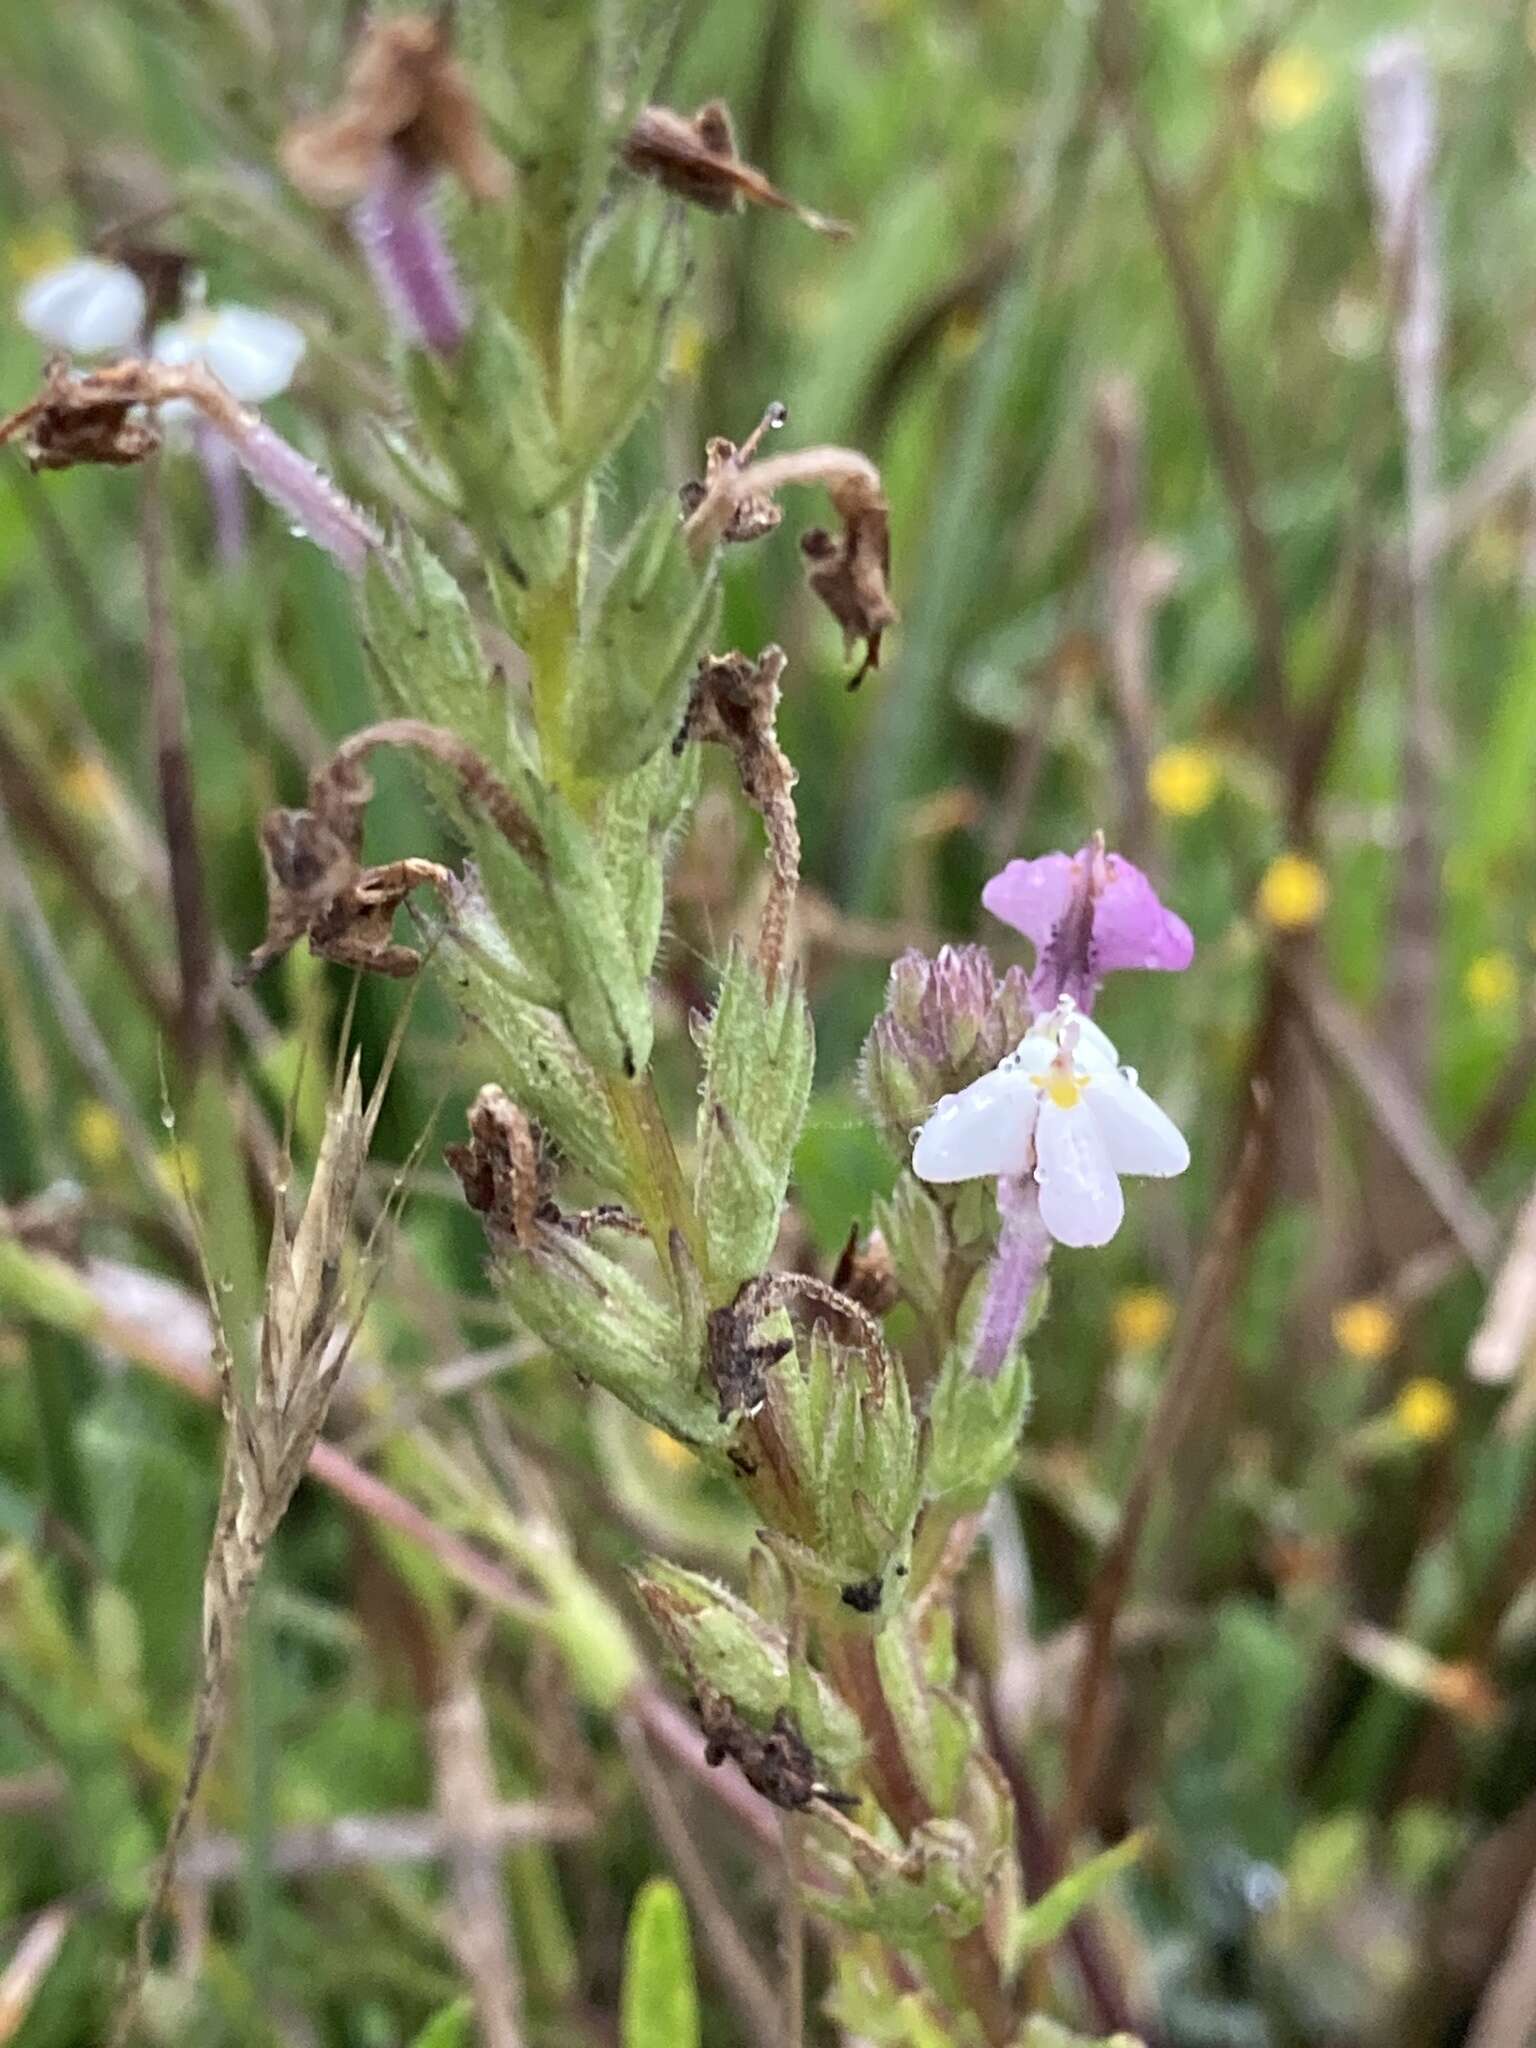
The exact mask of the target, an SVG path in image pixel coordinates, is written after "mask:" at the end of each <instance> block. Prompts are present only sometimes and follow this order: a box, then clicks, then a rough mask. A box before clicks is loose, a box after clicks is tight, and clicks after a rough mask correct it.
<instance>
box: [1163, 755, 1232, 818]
mask: <svg viewBox="0 0 1536 2048" xmlns="http://www.w3.org/2000/svg"><path fill="white" fill-rule="evenodd" d="M1220 782H1221V765H1220V763H1219V762H1218V761H1217V759H1216V756H1215V755H1214V754H1213V753H1212V752H1211V751H1210V749H1209V748H1208V747H1188V746H1186V747H1164V748H1163V749H1162V751H1161V752H1160V753H1158V754H1154V755H1153V757H1152V761H1151V764H1150V765H1149V767H1148V769H1147V795H1148V796H1149V797H1150V798H1151V799H1152V802H1153V804H1154V805H1155V806H1156V807H1157V809H1158V810H1160V811H1161V812H1162V814H1163V816H1164V817H1165V818H1198V817H1199V815H1200V813H1201V812H1202V811H1203V810H1204V809H1205V808H1206V806H1207V805H1208V804H1209V803H1210V801H1211V798H1212V797H1213V796H1215V794H1216V790H1217V787H1218V785H1219V784H1220Z"/></svg>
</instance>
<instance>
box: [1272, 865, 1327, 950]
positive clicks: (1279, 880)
mask: <svg viewBox="0 0 1536 2048" xmlns="http://www.w3.org/2000/svg"><path fill="white" fill-rule="evenodd" d="M1258 907H1259V915H1260V917H1262V918H1263V920H1264V922H1265V923H1266V924H1268V925H1273V926H1274V928H1275V930H1276V931H1277V932H1304V931H1306V930H1307V929H1308V928H1309V927H1310V926H1311V925H1314V924H1316V923H1317V921H1318V919H1319V918H1320V917H1321V916H1322V914H1323V912H1324V911H1325V910H1326V909H1327V908H1328V877H1327V876H1326V875H1325V874H1324V873H1323V871H1322V869H1321V868H1320V867H1319V866H1318V864H1317V862H1316V861H1315V860H1309V859H1308V857H1307V856H1306V854H1304V853H1282V854H1281V855H1280V856H1279V857H1278V859H1276V860H1272V861H1271V862H1270V864H1269V866H1268V867H1267V868H1266V869H1265V870H1264V879H1263V880H1262V881H1261V882H1260V884H1259V897H1258Z"/></svg>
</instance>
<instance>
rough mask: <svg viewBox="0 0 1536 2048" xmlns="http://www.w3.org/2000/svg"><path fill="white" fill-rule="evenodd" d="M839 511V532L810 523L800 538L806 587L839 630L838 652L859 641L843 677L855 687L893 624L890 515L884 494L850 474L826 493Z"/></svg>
mask: <svg viewBox="0 0 1536 2048" xmlns="http://www.w3.org/2000/svg"><path fill="white" fill-rule="evenodd" d="M830 495H831V498H832V502H833V504H834V505H835V506H836V507H837V509H838V511H839V512H840V513H841V514H842V519H843V530H842V533H841V534H840V535H837V536H834V535H832V534H830V533H828V532H827V530H826V528H825V527H821V526H813V527H812V528H811V530H810V532H809V533H805V534H802V535H801V537H800V552H801V553H802V554H803V555H804V557H805V560H806V564H807V570H808V576H809V582H810V586H811V588H812V590H814V591H815V593H816V595H817V596H818V597H819V598H820V599H821V601H822V603H823V604H824V605H825V606H826V608H827V610H828V611H829V612H830V613H831V614H832V616H833V618H834V619H836V621H837V623H838V624H839V625H840V626H841V627H842V629H843V652H844V653H845V654H852V652H853V648H854V643H855V642H856V641H859V640H862V641H863V642H864V660H863V662H862V664H861V665H860V667H859V669H858V671H857V673H856V674H855V675H854V676H853V677H852V678H851V680H850V681H849V684H848V687H849V689H850V690H856V689H857V688H858V687H859V684H860V683H862V682H863V680H864V678H865V676H866V675H868V673H869V671H870V670H871V669H872V668H878V667H879V666H880V641H881V636H882V635H883V634H884V632H885V629H886V627H887V626H890V625H894V623H895V620H896V607H895V606H894V605H893V604H892V603H891V593H890V575H891V515H890V510H889V508H888V506H887V505H886V502H885V496H884V493H883V492H881V491H879V490H874V489H871V488H869V486H868V485H867V484H866V483H865V482H864V480H863V479H862V478H857V477H855V478H850V479H849V480H848V482H847V483H846V484H844V485H843V486H842V487H841V488H840V489H838V488H834V489H833V490H832V491H831V493H830Z"/></svg>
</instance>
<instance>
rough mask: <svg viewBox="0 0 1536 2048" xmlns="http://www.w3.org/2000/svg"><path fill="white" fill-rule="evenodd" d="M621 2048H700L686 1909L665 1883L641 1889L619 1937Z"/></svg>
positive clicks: (660, 1880)
mask: <svg viewBox="0 0 1536 2048" xmlns="http://www.w3.org/2000/svg"><path fill="white" fill-rule="evenodd" d="M619 2011H620V2017H619V2039H620V2042H621V2044H622V2048H699V2040H700V2034H699V1994H698V1988H697V1986H696V1985H695V1983H694V1976H693V1946H692V1943H691V1941H690V1939H689V1935H688V1909H687V1908H686V1906H684V1904H683V1895H682V1893H681V1892H680V1891H679V1890H678V1888H677V1886H676V1885H675V1884H673V1883H672V1882H671V1880H670V1879H668V1878H664V1877H653V1878H651V1879H650V1880H649V1882H648V1883H646V1884H644V1885H642V1886H641V1888H640V1891H639V1894H638V1896H637V1897H636V1899H635V1903H634V1905H633V1907H632V1908H631V1910H630V1915H629V1927H628V1929H627V1931H626V1933H625V1937H624V1988H623V1992H622V1994H621V1998H620V2008H619Z"/></svg>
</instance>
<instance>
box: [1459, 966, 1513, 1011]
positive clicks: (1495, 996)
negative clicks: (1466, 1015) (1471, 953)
mask: <svg viewBox="0 0 1536 2048" xmlns="http://www.w3.org/2000/svg"><path fill="white" fill-rule="evenodd" d="M1461 992H1462V994H1463V995H1464V996H1465V997H1466V999H1467V1001H1468V1003H1469V1004H1470V1005H1471V1006H1472V1008H1473V1009H1474V1010H1483V1011H1488V1010H1505V1009H1508V1007H1509V1005H1510V1004H1511V1003H1512V1002H1513V1001H1514V1000H1515V997H1516V996H1517V995H1518V994H1519V993H1520V970H1519V968H1518V967H1516V965H1515V963H1514V961H1513V960H1512V959H1511V958H1510V957H1509V955H1508V954H1507V953H1479V954H1478V956H1477V958H1476V959H1475V960H1474V961H1472V962H1471V964H1470V965H1469V966H1468V968H1467V971H1466V973H1465V974H1464V975H1463V976H1462V977H1461Z"/></svg>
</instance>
